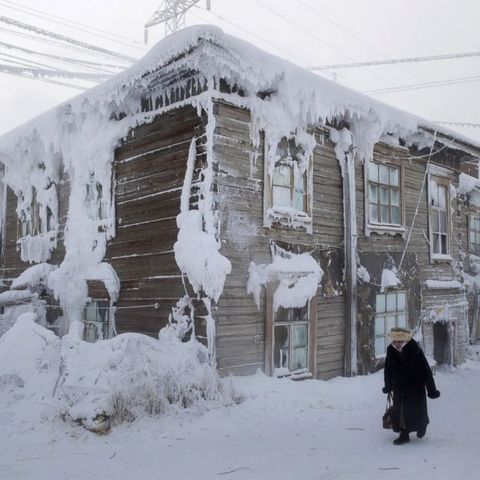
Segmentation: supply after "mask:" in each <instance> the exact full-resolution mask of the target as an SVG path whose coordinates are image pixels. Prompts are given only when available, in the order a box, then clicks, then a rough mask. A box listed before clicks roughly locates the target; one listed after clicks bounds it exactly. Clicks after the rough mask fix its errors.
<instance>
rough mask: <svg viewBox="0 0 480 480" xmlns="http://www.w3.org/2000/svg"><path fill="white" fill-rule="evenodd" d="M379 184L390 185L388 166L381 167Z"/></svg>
mask: <svg viewBox="0 0 480 480" xmlns="http://www.w3.org/2000/svg"><path fill="white" fill-rule="evenodd" d="M379 182H380V183H383V184H384V185H388V183H389V182H388V167H387V166H386V165H379Z"/></svg>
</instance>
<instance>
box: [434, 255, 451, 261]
mask: <svg viewBox="0 0 480 480" xmlns="http://www.w3.org/2000/svg"><path fill="white" fill-rule="evenodd" d="M451 261H453V258H452V256H451V255H450V254H448V253H446V254H441V253H434V254H432V262H451Z"/></svg>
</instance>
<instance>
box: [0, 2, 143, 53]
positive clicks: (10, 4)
mask: <svg viewBox="0 0 480 480" xmlns="http://www.w3.org/2000/svg"><path fill="white" fill-rule="evenodd" d="M0 3H2V4H4V5H5V6H6V7H7V8H10V9H12V10H16V11H19V12H22V13H26V14H27V15H32V16H35V17H38V18H42V19H44V20H47V21H49V22H52V23H57V24H59V25H64V26H66V27H69V28H72V29H76V30H79V31H81V32H85V33H90V34H92V35H96V36H99V37H100V38H105V39H107V40H113V41H115V42H117V43H119V44H122V45H126V46H130V47H132V48H136V49H139V50H142V51H146V50H147V49H146V48H145V47H144V46H143V44H142V42H139V41H137V40H133V39H131V38H128V37H124V36H123V35H118V34H116V33H113V32H108V31H106V30H102V29H100V28H96V27H92V26H90V25H86V24H84V23H80V22H77V21H75V20H70V19H68V18H65V17H60V16H58V15H53V14H51V13H48V12H45V11H42V10H38V9H36V8H32V7H27V6H26V5H21V4H20V3H17V2H12V1H9V0H0ZM34 12H35V13H34ZM48 17H50V18H48ZM53 19H56V20H53ZM67 23H71V24H72V26H70V25H68V24H67ZM75 25H77V27H75ZM78 26H80V27H82V28H78ZM87 29H88V30H87ZM89 30H93V31H92V32H90V31H89ZM94 31H96V32H100V33H102V34H104V35H109V36H111V37H117V38H119V39H122V40H126V41H127V42H129V43H126V42H122V41H119V40H114V39H109V38H107V37H105V36H104V35H98V34H96V33H94Z"/></svg>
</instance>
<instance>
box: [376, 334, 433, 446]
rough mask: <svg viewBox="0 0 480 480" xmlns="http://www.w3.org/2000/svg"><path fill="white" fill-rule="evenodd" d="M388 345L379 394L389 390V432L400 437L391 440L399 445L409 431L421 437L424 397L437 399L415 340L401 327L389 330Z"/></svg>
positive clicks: (424, 425) (425, 422) (425, 415)
mask: <svg viewBox="0 0 480 480" xmlns="http://www.w3.org/2000/svg"><path fill="white" fill-rule="evenodd" d="M390 339H391V342H392V343H391V344H390V345H389V346H388V348H387V357H386V359H385V371H384V376H385V386H384V388H383V393H393V431H394V432H400V436H399V437H398V438H397V439H395V440H394V441H393V443H394V444H395V445H402V444H404V443H407V442H409V441H410V436H409V433H410V432H417V437H418V438H422V437H423V436H424V435H425V432H426V431H427V425H428V423H429V419H428V412H427V397H426V394H425V389H426V391H427V392H428V397H429V398H438V397H439V396H440V392H439V391H438V390H437V388H436V386H435V381H434V380H433V375H432V370H431V369H430V366H429V365H428V362H427V359H426V358H425V355H424V354H423V351H422V350H421V348H420V347H419V346H418V343H417V342H416V341H415V340H413V338H412V337H411V334H410V331H409V330H407V329H405V328H392V329H391V330H390Z"/></svg>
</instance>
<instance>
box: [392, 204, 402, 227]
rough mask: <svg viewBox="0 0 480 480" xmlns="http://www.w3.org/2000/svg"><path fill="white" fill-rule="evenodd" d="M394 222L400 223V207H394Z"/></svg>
mask: <svg viewBox="0 0 480 480" xmlns="http://www.w3.org/2000/svg"><path fill="white" fill-rule="evenodd" d="M392 223H394V224H395V225H400V208H399V207H392Z"/></svg>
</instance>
